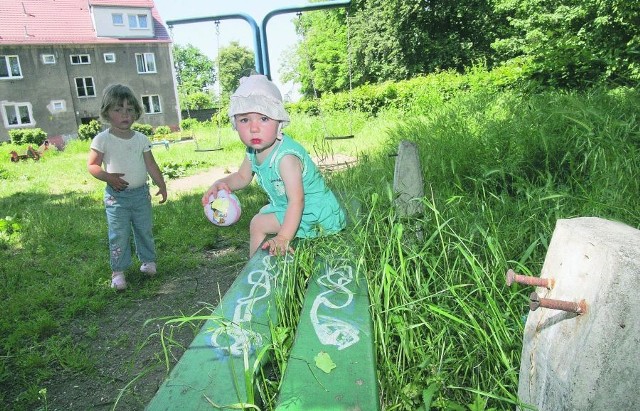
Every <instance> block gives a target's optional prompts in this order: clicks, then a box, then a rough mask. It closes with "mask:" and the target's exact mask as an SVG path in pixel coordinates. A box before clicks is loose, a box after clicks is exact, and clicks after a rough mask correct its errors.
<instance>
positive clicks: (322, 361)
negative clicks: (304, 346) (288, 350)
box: [314, 351, 336, 374]
mask: <svg viewBox="0 0 640 411" xmlns="http://www.w3.org/2000/svg"><path fill="white" fill-rule="evenodd" d="M314 360H315V361H316V367H318V368H320V369H321V370H322V371H324V372H326V373H327V374H329V373H330V372H331V370H333V369H334V368H336V364H335V363H334V362H333V360H332V359H331V356H330V355H329V354H327V353H326V352H324V351H320V352H319V353H318V355H316V356H315V358H314Z"/></svg>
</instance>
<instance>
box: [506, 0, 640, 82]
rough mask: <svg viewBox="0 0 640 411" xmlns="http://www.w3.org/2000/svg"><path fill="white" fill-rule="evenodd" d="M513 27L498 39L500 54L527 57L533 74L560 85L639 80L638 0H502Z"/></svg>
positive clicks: (639, 19)
mask: <svg viewBox="0 0 640 411" xmlns="http://www.w3.org/2000/svg"><path fill="white" fill-rule="evenodd" d="M497 7H498V8H502V9H503V10H507V11H508V12H510V13H512V14H513V16H514V18H513V20H512V25H513V27H514V29H515V30H514V33H513V35H511V36H508V37H503V38H501V39H500V40H498V41H496V42H495V44H494V47H495V48H496V50H498V51H499V52H501V53H502V54H503V55H504V56H506V57H510V58H515V57H525V58H527V59H529V60H530V61H531V62H532V70H533V72H534V75H535V76H536V77H537V78H539V79H540V80H542V81H543V82H544V83H546V84H549V85H553V86H560V87H573V88H575V87H585V86H589V85H591V84H593V83H594V82H599V81H605V80H606V81H614V82H618V83H623V84H636V83H637V81H638V80H640V64H639V63H638V61H640V60H639V59H638V53H640V2H638V1H628V0H607V1H601V0H545V1H542V0H522V1H519V2H513V1H511V0H502V1H500V2H499V3H498V5H497Z"/></svg>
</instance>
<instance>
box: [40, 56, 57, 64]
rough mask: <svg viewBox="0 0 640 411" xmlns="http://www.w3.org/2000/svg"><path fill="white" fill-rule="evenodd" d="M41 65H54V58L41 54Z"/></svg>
mask: <svg viewBox="0 0 640 411" xmlns="http://www.w3.org/2000/svg"><path fill="white" fill-rule="evenodd" d="M42 63H43V64H56V56H54V55H53V54H43V55H42Z"/></svg>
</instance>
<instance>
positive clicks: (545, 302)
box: [529, 292, 587, 314]
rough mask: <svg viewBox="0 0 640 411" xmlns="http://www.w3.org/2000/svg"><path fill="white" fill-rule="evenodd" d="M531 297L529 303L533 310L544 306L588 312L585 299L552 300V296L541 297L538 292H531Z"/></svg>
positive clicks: (574, 311) (577, 312) (553, 308)
mask: <svg viewBox="0 0 640 411" xmlns="http://www.w3.org/2000/svg"><path fill="white" fill-rule="evenodd" d="M529 299H530V300H531V302H530V303H529V309H530V310H531V311H535V310H537V309H538V308H539V307H542V308H550V309H552V310H562V311H567V312H570V313H576V314H584V313H586V312H587V303H586V302H585V301H584V300H580V302H577V303H576V302H573V301H563V300H552V299H551V298H540V296H538V293H536V292H533V293H531V295H530V296H529Z"/></svg>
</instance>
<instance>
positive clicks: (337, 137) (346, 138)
mask: <svg viewBox="0 0 640 411" xmlns="http://www.w3.org/2000/svg"><path fill="white" fill-rule="evenodd" d="M350 138H354V135H353V134H349V135H346V136H325V138H324V139H325V140H348V139H350Z"/></svg>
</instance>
